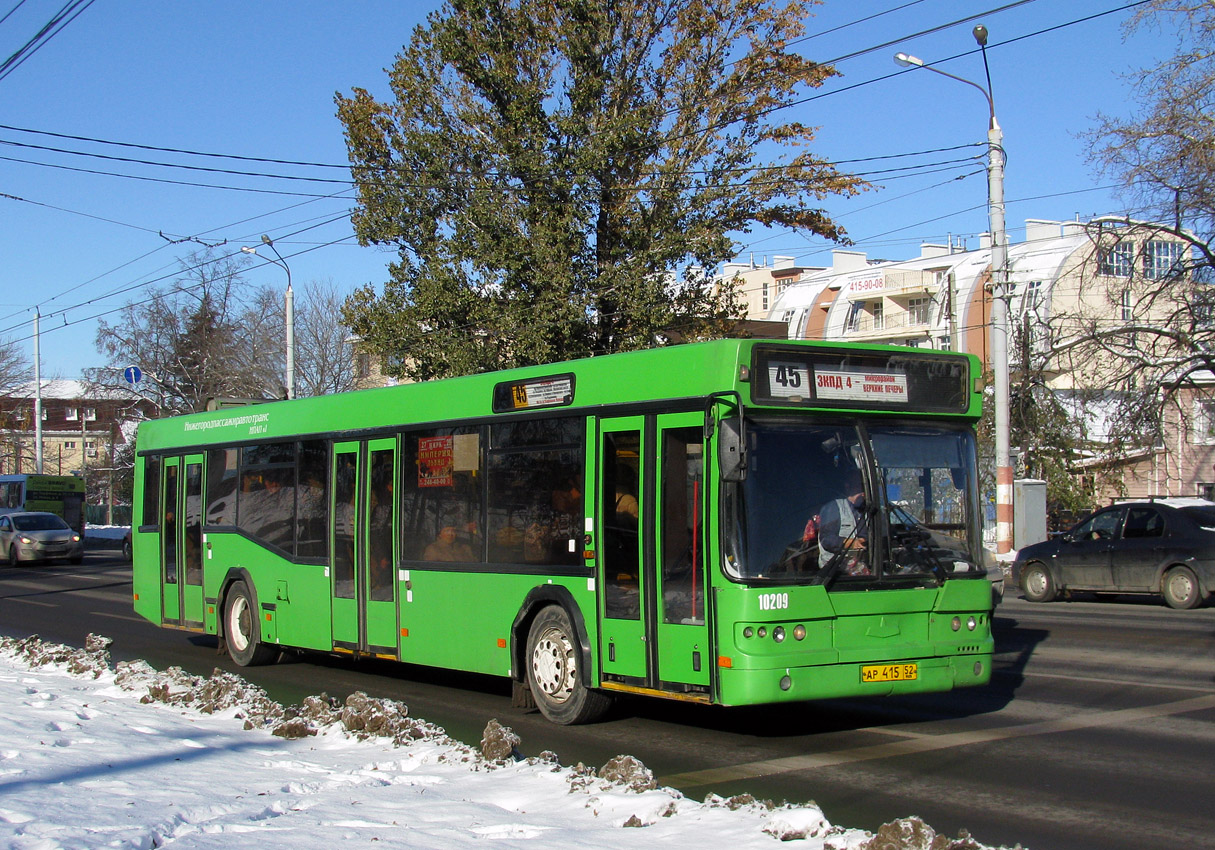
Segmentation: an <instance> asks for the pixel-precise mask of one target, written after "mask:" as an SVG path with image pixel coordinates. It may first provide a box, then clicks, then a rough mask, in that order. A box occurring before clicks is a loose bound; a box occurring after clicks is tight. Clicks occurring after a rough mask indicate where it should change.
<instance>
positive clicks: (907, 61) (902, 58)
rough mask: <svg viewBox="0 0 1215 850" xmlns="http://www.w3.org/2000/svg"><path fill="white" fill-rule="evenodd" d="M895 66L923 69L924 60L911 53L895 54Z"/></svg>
mask: <svg viewBox="0 0 1215 850" xmlns="http://www.w3.org/2000/svg"><path fill="white" fill-rule="evenodd" d="M894 64H896V65H898V66H899V67H901V68H923V67H924V60H923V59H917V58H916V57H915V56H912V55H911V54H909V53H896V54H894Z"/></svg>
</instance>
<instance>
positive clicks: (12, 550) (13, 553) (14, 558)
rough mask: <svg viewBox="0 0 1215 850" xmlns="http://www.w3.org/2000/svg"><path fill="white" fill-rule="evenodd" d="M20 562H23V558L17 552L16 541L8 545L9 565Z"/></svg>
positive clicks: (15, 564) (13, 565)
mask: <svg viewBox="0 0 1215 850" xmlns="http://www.w3.org/2000/svg"><path fill="white" fill-rule="evenodd" d="M19 563H21V558H20V556H19V555H18V554H17V544H16V543H14V544H12V545H11V546H9V547H8V565H9V566H10V567H15V566H17V564H19Z"/></svg>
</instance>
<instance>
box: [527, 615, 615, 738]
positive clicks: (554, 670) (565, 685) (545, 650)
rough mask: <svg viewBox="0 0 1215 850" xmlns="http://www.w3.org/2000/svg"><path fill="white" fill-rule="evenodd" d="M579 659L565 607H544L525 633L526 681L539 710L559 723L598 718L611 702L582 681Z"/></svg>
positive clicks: (605, 695)
mask: <svg viewBox="0 0 1215 850" xmlns="http://www.w3.org/2000/svg"><path fill="white" fill-rule="evenodd" d="M579 658H580V655H579V650H578V644H577V639H576V637H575V634H574V628H573V626H572V625H571V623H570V618H569V615H568V614H566V613H565V609H564V608H561V607H560V606H558V605H550V606H548V607H547V608H545V609H543V610H542V611H541V612H540V613H539V614H538V615H537V616H536V619H535V620H534V621H533V622H532V627H531V630H530V631H529V632H528V638H527V681H528V685H529V686H530V687H531V691H532V695H533V696H534V697H535V699H536V707H537V708H539V709H540V713H541V714H543V715H544V716H545V717H547V718H548V719H549V720H551V721H552V722H553V723H557V724H560V725H562V726H568V725H572V724H575V723H591V722H593V721H595V720H598V719H599V718H600V717H602V716H603V715H604V714H605V713H606V712H607V710H608V708H610V707H611V704H612V698H611V697H610V696H608V695H607V694H604V693H602V692H601V691H596V690H592V689H591V688H588V687H586V685H584V684H582V676H581V671H579V669H578V664H579Z"/></svg>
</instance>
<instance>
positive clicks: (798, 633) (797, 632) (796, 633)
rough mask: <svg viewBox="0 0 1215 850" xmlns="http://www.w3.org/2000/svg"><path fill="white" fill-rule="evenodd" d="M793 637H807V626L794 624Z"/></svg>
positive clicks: (801, 638) (797, 638)
mask: <svg viewBox="0 0 1215 850" xmlns="http://www.w3.org/2000/svg"><path fill="white" fill-rule="evenodd" d="M793 639H794V640H805V639H806V627H805V626H801V625H798V626H794V627H793Z"/></svg>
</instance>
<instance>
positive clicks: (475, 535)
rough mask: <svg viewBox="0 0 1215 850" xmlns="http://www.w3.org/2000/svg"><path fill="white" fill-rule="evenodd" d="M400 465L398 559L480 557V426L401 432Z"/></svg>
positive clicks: (461, 559) (467, 559) (466, 559)
mask: <svg viewBox="0 0 1215 850" xmlns="http://www.w3.org/2000/svg"><path fill="white" fill-rule="evenodd" d="M401 468H402V470H403V474H402V476H401V495H400V499H399V502H400V517H401V519H400V523H401V557H402V559H404V560H406V561H446V562H464V563H468V562H473V563H475V562H479V561H481V560H483V558H484V554H483V553H484V548H483V542H482V536H481V522H482V520H481V489H482V482H483V481H484V478H483V476H482V471H481V429H480V428H432V429H428V430H425V431H414V432H410V433H407V434H405V435H404V438H403V439H402V440H401ZM491 557H492V555H491Z"/></svg>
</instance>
